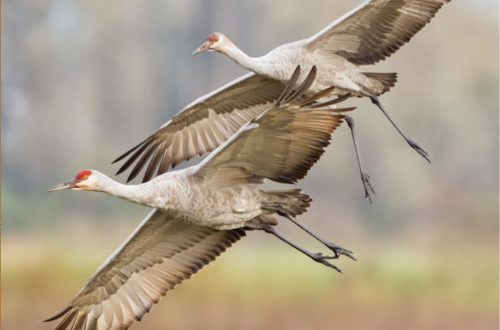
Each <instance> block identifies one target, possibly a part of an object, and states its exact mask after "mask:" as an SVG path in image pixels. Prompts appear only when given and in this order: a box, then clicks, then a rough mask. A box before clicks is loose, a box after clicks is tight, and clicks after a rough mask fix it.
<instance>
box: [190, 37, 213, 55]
mask: <svg viewBox="0 0 500 330" xmlns="http://www.w3.org/2000/svg"><path fill="white" fill-rule="evenodd" d="M209 48H210V42H209V41H208V40H207V41H205V42H204V43H202V44H201V46H200V47H198V48H196V50H195V51H194V52H193V53H192V54H191V56H194V55H196V54H198V53H203V52H204V51H206V50H208V49H209Z"/></svg>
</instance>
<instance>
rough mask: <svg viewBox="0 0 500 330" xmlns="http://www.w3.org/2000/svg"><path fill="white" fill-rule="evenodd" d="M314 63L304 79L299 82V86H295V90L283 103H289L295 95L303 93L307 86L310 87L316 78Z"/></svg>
mask: <svg viewBox="0 0 500 330" xmlns="http://www.w3.org/2000/svg"><path fill="white" fill-rule="evenodd" d="M316 73H317V69H316V65H313V67H312V68H311V70H310V71H309V73H308V74H307V77H306V78H305V79H304V81H303V82H302V83H301V84H300V86H299V87H298V88H297V90H296V91H295V92H293V93H292V94H291V95H289V96H288V97H287V98H286V99H285V100H284V101H283V103H291V102H292V101H293V100H295V99H296V98H297V97H299V96H301V95H303V94H304V93H305V92H306V91H307V90H308V89H309V87H311V85H312V83H313V82H314V79H316Z"/></svg>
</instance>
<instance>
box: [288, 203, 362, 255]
mask: <svg viewBox="0 0 500 330" xmlns="http://www.w3.org/2000/svg"><path fill="white" fill-rule="evenodd" d="M278 214H279V215H281V216H283V217H285V218H287V219H288V220H290V221H291V222H293V223H294V224H295V225H296V226H297V227H299V228H300V229H302V230H303V231H305V232H306V233H308V234H309V235H311V236H312V237H313V238H315V239H316V240H317V241H318V242H320V243H321V244H323V245H324V246H326V247H327V248H328V249H330V250H331V251H332V252H333V253H334V254H335V255H334V257H335V258H338V257H339V256H340V255H343V256H346V257H348V258H351V259H352V260H356V258H355V257H354V253H353V252H352V251H350V250H348V249H345V248H343V247H341V246H340V245H337V244H335V243H332V242H328V241H326V240H324V239H322V238H321V237H319V236H318V235H316V234H315V233H314V232H312V231H311V230H310V229H308V228H307V227H305V226H304V225H303V224H301V223H300V222H298V221H297V220H295V219H294V218H293V217H291V216H290V215H288V214H286V213H283V212H278Z"/></svg>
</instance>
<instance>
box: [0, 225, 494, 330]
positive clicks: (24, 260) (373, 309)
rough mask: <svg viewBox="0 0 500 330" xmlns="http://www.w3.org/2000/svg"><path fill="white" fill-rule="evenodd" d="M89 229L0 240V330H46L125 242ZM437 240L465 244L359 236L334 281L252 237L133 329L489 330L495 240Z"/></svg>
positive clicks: (331, 276)
mask: <svg viewBox="0 0 500 330" xmlns="http://www.w3.org/2000/svg"><path fill="white" fill-rule="evenodd" d="M95 229H97V228H91V227H82V226H79V227H78V228H73V229H71V228H64V229H63V230H62V231H60V232H59V233H58V234H59V235H56V236H58V237H59V238H58V239H57V240H54V238H53V237H54V236H53V237H49V236H46V237H45V238H44V239H40V238H39V237H38V238H36V237H35V236H22V235H19V236H17V237H9V238H8V239H6V240H4V242H3V246H4V249H3V251H2V253H3V256H2V260H3V267H2V313H3V317H2V329H51V328H52V327H51V325H50V324H41V323H38V322H35V321H37V320H41V319H43V318H46V317H48V316H51V315H53V314H54V313H55V312H57V311H58V310H59V309H61V308H62V307H63V306H64V305H65V304H66V303H68V302H69V300H70V299H71V298H72V297H73V296H74V295H75V294H76V293H77V291H78V290H79V289H80V288H81V287H82V286H83V284H84V283H85V281H86V280H87V279H88V278H89V276H90V275H91V274H92V273H93V272H94V271H95V270H96V269H97V267H98V265H99V264H100V263H101V262H102V261H103V260H104V259H105V258H106V257H107V255H109V254H110V252H111V251H112V250H113V248H114V247H115V246H116V245H118V243H117V242H119V241H120V240H121V239H122V237H119V236H121V235H123V236H126V233H125V229H124V230H123V232H121V233H115V234H113V235H111V236H110V235H109V233H112V232H113V228H112V227H105V228H100V229H101V230H100V233H99V234H97V235H95V234H92V231H93V230H95ZM424 234H425V233H424ZM441 234H442V233H441ZM443 239H445V240H446V241H447V242H450V241H453V242H454V244H455V243H459V242H460V241H462V240H463V241H464V242H465V241H466V240H467V239H468V238H467V235H463V237H457V236H455V237H454V238H453V239H452V240H450V239H449V238H446V237H442V236H441V237H440V235H436V236H434V237H433V238H431V239H429V237H428V235H424V236H420V237H419V236H415V235H414V234H413V235H412V237H410V238H405V237H404V236H403V237H401V236H400V237H394V238H393V239H391V240H390V241H387V242H381V241H378V242H375V241H370V240H369V238H367V237H363V245H362V246H356V247H355V248H356V252H357V254H358V257H359V260H358V261H357V262H351V261H350V260H342V261H339V262H338V264H339V265H340V266H341V267H342V268H343V269H344V271H345V273H344V274H342V275H341V274H337V273H335V272H333V271H331V270H330V269H327V268H325V267H323V266H321V265H318V264H315V263H314V262H312V261H310V260H308V259H306V258H305V257H303V256H302V255H300V254H298V253H296V252H295V251H292V250H290V249H288V248H287V247H285V246H283V245H281V244H280V243H279V242H275V241H274V240H273V238H271V237H267V236H265V235H264V234H261V233H249V235H248V237H246V238H244V239H243V240H242V241H240V242H239V243H237V244H236V245H235V246H233V248H231V249H230V250H229V251H228V252H227V253H226V254H224V255H222V256H221V257H220V258H219V259H218V260H216V262H214V263H212V264H211V265H209V266H208V267H207V268H205V269H203V270H201V272H200V273H198V274H197V275H195V276H194V277H193V278H191V279H190V280H188V281H187V282H185V283H183V284H182V285H180V286H179V287H177V288H176V290H174V291H172V292H170V293H169V294H168V295H167V296H166V297H165V298H163V300H162V301H161V303H160V304H159V305H158V306H156V307H154V308H153V310H152V313H150V314H148V315H147V316H146V317H145V319H144V320H143V322H141V323H140V325H135V326H134V327H133V329H134V328H135V329H278V328H279V329H333V328H335V329H484V330H486V329H497V327H498V307H499V306H498V289H499V288H498V278H497V275H498V251H497V245H496V239H495V236H494V235H493V234H492V235H491V237H487V236H486V237H484V240H483V242H482V243H481V244H480V245H475V246H473V247H472V248H471V246H468V247H467V248H465V249H464V246H463V245H460V244H456V245H454V246H450V245H449V244H448V245H443V244H442V243H440V241H441V242H442V241H443ZM115 241H116V242H115ZM256 241H260V242H261V244H259V245H257V244H255V243H256ZM86 242H92V243H91V244H86ZM309 243H310V242H309ZM304 244H307V242H304ZM351 245H352V244H351ZM257 246H259V247H257ZM309 246H311V244H309ZM314 246H315V245H314V244H313V245H312V247H314ZM415 246H420V248H419V249H414V248H412V247H415ZM349 247H351V246H349Z"/></svg>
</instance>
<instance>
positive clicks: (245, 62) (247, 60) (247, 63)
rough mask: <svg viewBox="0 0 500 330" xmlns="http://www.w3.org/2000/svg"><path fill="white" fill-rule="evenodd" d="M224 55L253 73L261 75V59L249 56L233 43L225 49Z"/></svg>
mask: <svg viewBox="0 0 500 330" xmlns="http://www.w3.org/2000/svg"><path fill="white" fill-rule="evenodd" d="M224 54H225V55H226V56H227V57H229V58H230V59H232V60H233V61H235V62H236V63H238V64H239V65H241V66H243V67H244V68H246V69H248V70H250V71H253V72H257V73H260V72H259V71H260V69H261V64H262V63H261V62H260V61H259V59H258V58H255V57H250V56H248V55H247V54H245V53H244V52H243V51H242V50H241V49H239V48H238V47H236V45H234V44H233V43H231V44H229V45H228V46H227V47H226V48H225V49H224Z"/></svg>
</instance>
